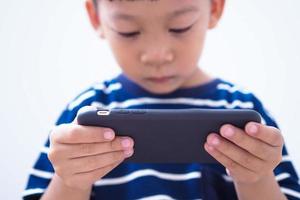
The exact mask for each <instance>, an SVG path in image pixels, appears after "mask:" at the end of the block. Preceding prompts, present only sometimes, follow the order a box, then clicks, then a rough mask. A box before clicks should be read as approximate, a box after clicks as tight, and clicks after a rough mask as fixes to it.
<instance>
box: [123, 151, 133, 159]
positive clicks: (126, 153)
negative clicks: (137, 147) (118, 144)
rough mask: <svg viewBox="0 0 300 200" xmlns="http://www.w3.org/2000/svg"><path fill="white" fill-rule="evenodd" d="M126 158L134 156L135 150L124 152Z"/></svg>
mask: <svg viewBox="0 0 300 200" xmlns="http://www.w3.org/2000/svg"><path fill="white" fill-rule="evenodd" d="M124 154H125V156H126V157H130V156H132V154H133V149H127V150H125V151H124Z"/></svg>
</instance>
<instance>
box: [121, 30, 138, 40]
mask: <svg viewBox="0 0 300 200" xmlns="http://www.w3.org/2000/svg"><path fill="white" fill-rule="evenodd" d="M118 34H119V35H121V36H122V37H126V38H132V37H136V36H138V35H139V34H140V32H138V31H136V32H128V33H122V32H118Z"/></svg>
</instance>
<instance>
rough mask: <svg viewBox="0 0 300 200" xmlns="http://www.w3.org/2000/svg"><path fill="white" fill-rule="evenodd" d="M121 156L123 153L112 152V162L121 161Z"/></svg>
mask: <svg viewBox="0 0 300 200" xmlns="http://www.w3.org/2000/svg"><path fill="white" fill-rule="evenodd" d="M123 155H124V153H123V152H113V153H112V161H113V162H116V161H119V160H122V159H123V157H124V156H123Z"/></svg>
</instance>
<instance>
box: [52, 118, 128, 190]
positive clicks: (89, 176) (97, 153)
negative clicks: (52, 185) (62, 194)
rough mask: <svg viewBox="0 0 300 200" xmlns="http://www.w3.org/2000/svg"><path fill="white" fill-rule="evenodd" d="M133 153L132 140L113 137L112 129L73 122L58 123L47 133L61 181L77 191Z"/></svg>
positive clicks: (90, 184)
mask: <svg viewBox="0 0 300 200" xmlns="http://www.w3.org/2000/svg"><path fill="white" fill-rule="evenodd" d="M132 154H133V140H132V139H131V138H128V137H116V136H115V134H114V132H113V130H111V129H107V128H99V127H88V126H80V125H78V124H77V123H76V120H75V122H73V123H72V124H62V125H60V126H57V127H56V128H55V129H54V130H53V131H52V132H51V135H50V151H49V153H48V158H49V160H50V161H51V163H52V165H53V167H54V170H55V174H56V175H58V176H59V177H60V178H61V179H62V181H63V183H64V184H65V185H66V186H68V187H70V188H75V189H79V190H88V189H90V188H91V187H92V184H93V183H94V182H95V181H97V180H99V179H100V178H102V177H103V176H104V175H105V174H107V173H108V172H110V171H111V170H112V169H113V168H115V167H116V166H118V165H119V164H120V163H121V162H122V161H123V160H124V159H125V158H127V157H130V156H131V155H132Z"/></svg>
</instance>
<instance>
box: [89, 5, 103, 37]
mask: <svg viewBox="0 0 300 200" xmlns="http://www.w3.org/2000/svg"><path fill="white" fill-rule="evenodd" d="M85 7H86V10H87V13H88V16H89V19H90V22H91V24H92V26H93V28H94V29H95V30H96V32H97V33H98V34H99V36H100V37H101V38H103V39H104V38H105V37H104V33H103V30H102V27H101V23H100V19H99V13H98V12H97V9H98V8H96V7H95V4H94V3H93V0H86V2H85Z"/></svg>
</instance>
